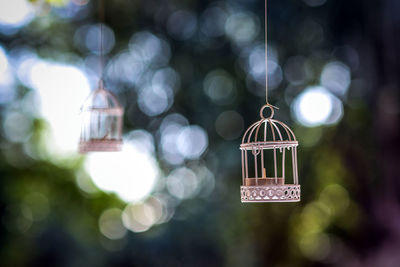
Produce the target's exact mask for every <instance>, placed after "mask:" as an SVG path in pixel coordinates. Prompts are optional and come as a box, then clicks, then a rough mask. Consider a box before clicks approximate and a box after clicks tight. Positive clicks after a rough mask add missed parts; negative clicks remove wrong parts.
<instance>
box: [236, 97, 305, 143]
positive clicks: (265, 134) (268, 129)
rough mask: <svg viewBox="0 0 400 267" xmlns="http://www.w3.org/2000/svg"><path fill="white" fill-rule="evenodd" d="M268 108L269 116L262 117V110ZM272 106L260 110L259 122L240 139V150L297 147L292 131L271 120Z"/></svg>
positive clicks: (265, 106) (268, 105) (279, 122)
mask: <svg viewBox="0 0 400 267" xmlns="http://www.w3.org/2000/svg"><path fill="white" fill-rule="evenodd" d="M266 108H270V110H271V115H270V116H269V117H267V118H265V117H264V114H263V112H264V110H265V109H266ZM274 108H275V107H274V106H272V105H270V104H267V105H264V106H263V107H262V108H261V110H260V117H261V120H259V121H257V122H255V123H253V124H252V125H251V126H250V127H249V128H248V129H247V131H246V132H245V133H244V135H243V138H242V144H241V145H240V149H242V150H254V149H261V148H264V149H273V148H289V147H294V146H297V145H298V142H297V140H296V136H295V135H294V133H293V131H292V130H291V129H290V128H289V126H287V125H286V124H285V123H283V122H281V121H279V120H275V119H273V116H274Z"/></svg>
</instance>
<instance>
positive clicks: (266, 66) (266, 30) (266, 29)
mask: <svg viewBox="0 0 400 267" xmlns="http://www.w3.org/2000/svg"><path fill="white" fill-rule="evenodd" d="M265 102H266V103H267V104H269V103H268V19H267V0H265Z"/></svg>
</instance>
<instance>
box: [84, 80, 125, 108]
mask: <svg viewBox="0 0 400 267" xmlns="http://www.w3.org/2000/svg"><path fill="white" fill-rule="evenodd" d="M81 111H82V112H85V111H89V112H90V111H96V112H102V113H109V114H113V115H122V114H123V113H124V110H123V108H122V107H121V105H120V104H119V102H118V100H117V98H116V97H115V95H114V94H113V93H111V92H109V91H108V90H106V89H105V88H104V85H103V81H100V82H99V87H98V88H97V89H96V90H95V91H93V92H92V93H91V94H90V96H89V97H88V99H86V101H85V103H84V104H83V106H82V107H81Z"/></svg>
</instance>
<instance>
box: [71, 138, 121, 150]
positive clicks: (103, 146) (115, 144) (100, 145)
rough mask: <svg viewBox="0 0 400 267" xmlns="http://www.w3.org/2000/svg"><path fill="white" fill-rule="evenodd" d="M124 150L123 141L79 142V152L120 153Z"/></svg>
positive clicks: (94, 140) (93, 140)
mask: <svg viewBox="0 0 400 267" xmlns="http://www.w3.org/2000/svg"><path fill="white" fill-rule="evenodd" d="M121 149H122V140H117V139H114V140H101V139H99V140H96V139H92V140H89V141H81V142H79V152H80V153H87V152H118V151H121Z"/></svg>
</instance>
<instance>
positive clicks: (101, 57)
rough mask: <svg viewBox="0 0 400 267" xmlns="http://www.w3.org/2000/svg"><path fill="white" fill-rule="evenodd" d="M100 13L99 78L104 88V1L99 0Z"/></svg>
mask: <svg viewBox="0 0 400 267" xmlns="http://www.w3.org/2000/svg"><path fill="white" fill-rule="evenodd" d="M98 12H99V15H98V16H99V20H100V34H99V39H100V40H99V64H100V70H99V76H100V86H101V87H103V76H104V47H103V31H104V30H103V24H104V1H103V0H99V2H98Z"/></svg>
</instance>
